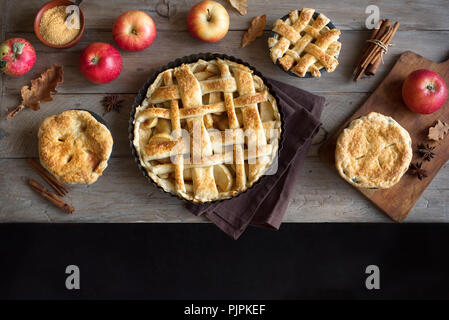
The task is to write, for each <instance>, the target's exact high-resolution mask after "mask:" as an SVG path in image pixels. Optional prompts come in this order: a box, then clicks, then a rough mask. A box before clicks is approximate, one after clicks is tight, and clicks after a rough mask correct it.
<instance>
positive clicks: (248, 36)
mask: <svg viewBox="0 0 449 320" xmlns="http://www.w3.org/2000/svg"><path fill="white" fill-rule="evenodd" d="M266 23H267V16H266V15H263V16H257V17H254V19H253V20H252V21H251V25H250V26H249V28H248V31H246V32H245V34H244V35H243V37H242V48H244V47H246V46H247V45H249V44H250V43H251V42H253V41H254V40H256V39H257V38H258V37H260V36H261V35H262V34H263V29H264V28H265V24H266Z"/></svg>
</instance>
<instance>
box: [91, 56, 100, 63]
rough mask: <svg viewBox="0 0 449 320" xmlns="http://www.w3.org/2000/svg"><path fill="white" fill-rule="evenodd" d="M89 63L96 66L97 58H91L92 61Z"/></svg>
mask: <svg viewBox="0 0 449 320" xmlns="http://www.w3.org/2000/svg"><path fill="white" fill-rule="evenodd" d="M90 62H91V63H92V64H97V62H98V58H97V57H93V58H92V59H90Z"/></svg>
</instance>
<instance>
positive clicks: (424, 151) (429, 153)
mask: <svg viewBox="0 0 449 320" xmlns="http://www.w3.org/2000/svg"><path fill="white" fill-rule="evenodd" d="M434 149H435V147H431V146H429V145H428V144H426V145H424V144H420V145H419V146H418V152H419V154H420V155H421V157H422V158H423V159H424V160H426V161H430V160H431V159H432V158H433V157H434V156H435V153H434V152H433V150H434Z"/></svg>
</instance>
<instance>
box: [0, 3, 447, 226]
mask: <svg viewBox="0 0 449 320" xmlns="http://www.w3.org/2000/svg"><path fill="white" fill-rule="evenodd" d="M218 1H219V2H221V3H222V4H223V5H224V6H225V8H226V9H227V10H228V12H229V15H230V19H231V25H230V30H231V31H230V32H229V33H228V34H227V35H226V37H225V38H224V39H223V41H220V42H218V43H216V44H207V43H202V42H200V41H197V40H195V39H194V38H192V37H191V36H190V35H189V33H188V32H187V29H186V24H185V18H186V15H187V12H188V10H189V9H190V7H191V6H192V5H193V4H194V3H196V2H198V0H177V1H174V0H173V1H172V0H127V1H121V0H84V1H83V10H84V14H85V16H86V32H85V34H84V36H83V38H82V40H81V42H80V43H79V44H78V45H76V46H74V47H73V48H70V49H67V50H56V49H52V48H49V47H46V46H44V45H42V44H41V43H40V42H39V41H38V40H37V38H36V37H35V35H34V33H33V29H32V28H33V23H32V20H33V18H34V14H35V13H36V12H37V10H38V9H39V7H40V6H41V5H42V4H43V3H44V2H45V1H44V0H27V1H26V2H17V1H12V0H3V1H0V28H1V30H0V32H1V34H2V39H7V38H10V37H14V36H19V37H24V38H26V39H27V40H29V41H30V42H31V43H32V44H33V46H34V47H35V48H36V51H37V61H36V65H35V66H34V67H33V69H32V70H31V71H30V73H28V74H27V75H25V76H23V77H20V78H12V77H9V76H6V75H2V76H1V77H0V88H1V96H0V99H1V100H0V117H1V118H0V176H1V177H2V178H1V179H0V222H136V221H141V222H198V221H200V222H204V221H206V220H204V219H203V218H198V217H195V216H193V215H191V214H190V213H189V212H188V211H187V210H185V209H184V207H183V203H182V202H181V201H179V200H178V199H175V198H173V197H170V196H168V195H166V194H164V193H162V192H161V191H160V190H158V189H157V188H155V187H153V186H152V185H151V184H149V183H148V182H147V181H146V180H145V178H144V177H143V176H142V174H141V173H140V172H139V170H138V169H137V166H136V165H135V163H134V160H133V159H132V158H131V154H130V149H129V143H128V130H127V128H128V116H129V110H130V107H131V104H132V101H133V99H134V96H135V93H136V92H137V91H138V90H139V88H140V87H141V85H142V84H143V83H144V82H145V80H146V79H147V78H148V77H149V76H150V75H151V74H152V73H153V72H154V71H155V70H157V69H159V68H160V67H161V66H163V65H165V64H166V63H168V62H169V61H172V60H174V59H176V58H178V57H181V56H184V55H189V54H192V53H198V52H220V53H225V54H230V55H234V56H237V57H239V58H241V59H243V60H246V61H248V62H250V63H251V64H252V65H253V66H254V67H256V68H257V69H259V70H260V71H261V72H262V73H263V74H265V75H266V76H268V77H272V78H274V79H277V80H279V81H283V82H286V83H289V84H292V85H295V86H297V87H300V88H302V89H306V90H309V91H312V92H315V93H317V94H320V95H323V96H324V97H325V98H326V105H325V109H324V112H323V115H322V122H323V128H322V130H321V131H320V133H319V134H318V136H317V137H316V138H315V140H314V145H313V146H312V148H311V150H310V152H309V155H308V158H307V160H306V164H305V167H304V169H303V170H302V172H301V173H300V177H299V179H298V182H297V187H296V188H297V190H296V192H295V194H294V196H293V198H292V200H291V203H290V205H289V208H288V210H287V213H286V216H285V218H284V221H285V222H389V221H391V220H390V219H388V218H387V217H386V216H385V215H384V214H382V213H381V211H380V210H378V209H377V208H376V207H375V206H373V205H372V204H371V203H370V201H369V200H367V199H365V198H364V197H363V196H361V195H360V194H359V193H358V192H357V191H356V190H354V188H352V187H351V186H350V185H348V184H347V183H346V182H345V181H343V180H342V179H339V177H338V174H337V173H336V172H335V171H334V170H332V169H330V168H327V167H326V166H325V165H323V163H322V162H321V161H319V158H318V157H317V154H318V147H319V146H320V144H321V143H322V142H323V141H324V138H325V137H326V133H327V132H331V133H332V132H334V131H335V130H336V129H337V128H338V127H339V125H340V124H341V123H343V122H344V121H345V119H347V118H348V117H349V116H350V115H351V114H352V113H354V112H355V111H356V110H357V109H358V108H359V107H360V106H361V105H362V103H363V102H364V101H365V100H366V99H367V97H368V96H369V92H372V91H373V90H374V89H375V88H376V87H377V86H378V85H379V83H380V82H381V80H382V79H383V78H384V77H385V76H386V75H387V73H388V71H389V70H390V69H391V67H392V66H393V64H394V62H395V61H396V60H397V58H398V57H399V55H400V54H401V53H402V52H403V51H405V50H413V51H415V52H419V53H420V54H421V55H423V56H425V57H426V58H428V59H431V60H434V61H442V60H444V59H446V58H447V57H448V54H449V51H448V49H449V48H448V45H447V39H448V38H449V20H448V19H447V16H448V15H449V8H448V7H447V1H446V0H433V1H425V0H421V1H389V0H382V1H376V2H375V4H376V5H378V6H379V8H380V9H381V15H382V17H383V18H384V17H385V18H391V19H394V20H399V21H400V22H401V27H400V29H399V31H398V33H397V35H396V36H395V39H394V40H393V43H394V44H395V45H394V46H393V47H391V48H390V50H389V53H388V55H387V56H386V57H385V64H384V65H383V66H381V67H380V69H379V72H378V74H377V75H376V76H375V77H374V78H371V79H367V80H362V81H360V82H358V83H353V82H352V81H351V74H352V67H353V63H354V62H355V60H356V59H357V57H358V55H359V50H361V48H362V46H363V43H364V41H365V40H366V38H367V37H368V35H369V31H364V30H365V27H364V20H365V18H366V15H365V13H364V10H365V7H366V6H367V5H368V4H373V3H372V1H370V0H359V1H356V0H341V1H338V2H336V1H328V0H311V1H307V3H304V4H303V3H298V2H297V1H293V0H282V1H280V2H279V1H269V0H249V1H248V14H247V15H246V16H243V17H242V16H240V15H239V14H238V13H236V12H235V11H234V10H233V9H232V8H231V7H230V6H229V5H228V3H227V1H224V0H218ZM163 3H165V4H166V5H165V7H164V5H163ZM298 5H300V6H301V5H304V6H308V7H315V8H317V10H318V11H320V12H323V13H325V14H326V15H328V16H329V17H330V18H331V19H332V21H333V22H334V24H335V25H337V27H339V28H341V29H342V30H343V33H342V39H341V41H342V43H343V48H342V53H341V55H340V66H339V67H338V69H337V70H336V71H335V72H334V73H332V74H326V75H325V76H323V77H322V78H321V79H318V80H317V79H298V78H293V77H290V76H289V75H287V74H285V73H283V72H282V71H281V70H280V69H278V68H277V67H276V66H274V65H273V64H272V62H271V60H270V59H269V57H268V53H267V43H266V42H267V36H268V33H269V32H268V30H270V29H271V26H272V24H273V22H274V21H275V20H276V19H278V18H280V17H281V16H283V15H285V14H286V13H287V12H288V11H289V10H290V9H294V8H297V7H298ZM131 9H140V10H144V11H146V12H148V14H149V15H150V16H151V17H152V18H153V19H154V21H155V23H156V26H157V30H158V34H157V37H156V40H155V42H154V44H153V45H152V46H151V47H150V48H149V49H147V50H145V51H143V52H139V53H128V52H124V51H121V54H122V57H123V63H124V68H123V71H122V74H121V75H120V76H119V78H118V79H117V80H115V81H113V82H111V83H110V84H107V85H92V84H90V83H88V82H87V81H86V80H85V79H84V78H83V76H82V75H81V74H80V72H79V70H78V57H79V54H80V52H81V51H82V50H83V48H84V47H86V46H87V45H88V44H89V43H91V42H94V41H104V42H108V43H111V44H114V42H113V40H112V36H111V32H110V30H111V27H112V24H113V21H114V19H115V18H116V17H117V16H118V14H119V13H121V12H124V11H127V10H131ZM261 14H266V15H267V25H266V32H265V33H264V35H263V36H262V37H261V38H259V39H257V40H256V41H255V42H254V43H252V44H251V45H249V46H248V47H246V48H243V49H241V48H240V41H241V37H242V35H243V33H244V31H246V29H247V28H248V26H249V23H250V21H251V19H252V18H253V17H254V16H256V15H261ZM52 63H59V64H62V65H64V71H65V82H64V83H63V84H62V85H61V86H60V87H59V88H58V91H59V93H58V94H56V95H55V96H54V101H52V102H47V103H42V106H41V107H42V108H41V110H39V111H37V112H33V111H31V110H24V111H22V112H21V113H20V114H18V115H17V116H16V118H14V119H13V120H11V121H6V120H5V119H4V116H5V115H6V114H7V111H8V109H10V108H12V107H15V106H16V105H17V103H18V95H19V91H20V88H21V87H22V86H23V85H24V84H27V83H29V81H30V80H31V79H33V78H35V77H37V76H38V75H39V74H40V72H42V71H43V70H45V69H46V68H48V67H49V66H50V65H51V64H52ZM106 93H117V94H120V96H121V99H124V100H125V103H124V107H123V109H122V111H121V112H120V113H116V112H111V113H107V114H105V115H104V116H103V118H104V119H105V121H106V122H107V124H108V125H109V126H110V128H111V131H112V134H113V137H114V149H113V153H112V158H111V160H110V161H109V167H108V168H107V169H106V171H105V174H104V176H103V177H100V179H99V181H98V182H97V183H95V184H93V185H91V186H76V187H75V188H74V191H73V192H71V193H70V194H69V195H68V196H67V199H68V201H69V202H71V203H72V204H73V205H74V206H75V208H76V211H75V213H74V214H73V215H71V216H68V215H64V214H61V213H60V212H59V211H58V210H57V209H55V208H53V207H52V206H51V205H50V204H48V203H47V202H46V201H45V200H42V199H40V198H39V197H38V196H36V195H35V194H33V191H32V190H31V189H29V188H28V186H27V185H26V178H35V179H36V180H38V181H40V182H42V181H41V180H39V179H40V177H39V176H38V175H37V174H36V173H34V172H33V171H32V170H31V169H30V168H29V166H28V165H27V164H26V161H25V158H26V157H30V156H32V157H36V156H37V139H36V132H37V128H38V126H39V123H40V122H41V121H42V120H43V119H44V118H45V117H47V116H49V115H51V114H55V113H60V112H62V111H64V110H66V109H69V108H74V107H75V108H79V107H81V108H85V109H88V110H91V111H94V112H96V113H98V114H100V115H102V114H103V113H104V112H103V108H102V106H101V105H100V100H101V99H102V98H103V96H104V95H105V94H106ZM448 182H449V167H448V164H445V165H444V166H443V168H442V169H441V170H440V172H439V174H438V175H437V176H436V177H435V178H434V179H433V181H432V182H431V183H430V185H429V186H428V188H427V189H426V190H425V191H424V193H423V195H422V196H421V198H420V199H419V200H418V202H417V203H416V205H415V207H414V208H413V210H412V211H411V212H410V214H409V217H408V218H407V220H406V221H407V222H449V209H448V208H449V203H448V201H449V200H448V199H449V190H448V186H449V183H448Z"/></svg>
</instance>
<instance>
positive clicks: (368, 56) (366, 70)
mask: <svg viewBox="0 0 449 320" xmlns="http://www.w3.org/2000/svg"><path fill="white" fill-rule="evenodd" d="M378 25H379V24H378ZM398 27H399V22H396V23H395V24H394V26H393V27H392V23H391V21H390V20H388V19H387V20H380V27H379V30H378V31H377V32H375V31H373V32H372V33H371V37H370V39H369V40H377V41H379V42H381V43H382V44H383V45H385V46H388V45H389V44H390V42H391V40H392V39H393V37H394V35H395V33H396V31H397V29H398ZM369 40H368V41H367V43H366V44H365V47H364V50H363V52H362V54H361V56H360V58H359V60H358V62H357V64H356V67H355V68H354V72H353V77H354V78H353V79H354V81H357V80H360V79H361V78H362V76H363V75H364V74H366V75H373V74H375V73H376V72H377V68H378V67H379V65H380V62H381V61H382V57H383V55H384V49H383V48H382V47H381V46H379V45H377V44H375V43H373V42H372V41H369Z"/></svg>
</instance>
